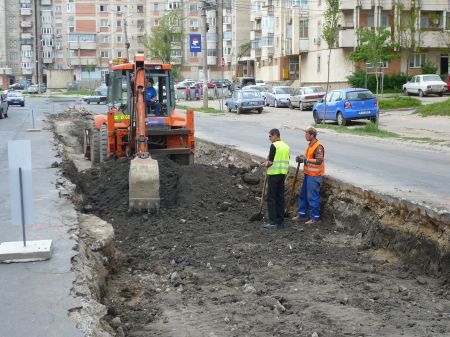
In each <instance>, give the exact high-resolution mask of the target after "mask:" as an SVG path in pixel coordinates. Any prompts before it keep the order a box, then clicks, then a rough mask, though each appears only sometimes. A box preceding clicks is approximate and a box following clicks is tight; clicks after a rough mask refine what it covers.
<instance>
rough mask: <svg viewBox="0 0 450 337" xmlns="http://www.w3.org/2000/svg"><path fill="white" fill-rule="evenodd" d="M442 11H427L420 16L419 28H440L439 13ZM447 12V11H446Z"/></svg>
mask: <svg viewBox="0 0 450 337" xmlns="http://www.w3.org/2000/svg"><path fill="white" fill-rule="evenodd" d="M441 13H442V12H428V13H424V14H423V15H422V16H421V17H420V28H425V29H436V28H442V25H441V19H442V18H441V16H442V14H441ZM447 14H448V13H447Z"/></svg>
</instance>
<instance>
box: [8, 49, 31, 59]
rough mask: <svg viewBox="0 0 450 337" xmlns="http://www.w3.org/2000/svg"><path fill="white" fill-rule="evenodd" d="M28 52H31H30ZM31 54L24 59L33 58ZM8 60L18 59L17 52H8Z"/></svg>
mask: <svg viewBox="0 0 450 337" xmlns="http://www.w3.org/2000/svg"><path fill="white" fill-rule="evenodd" d="M30 52H31V50H30ZM32 54H33V53H31V55H30V56H26V57H32V56H33V55H32ZM22 55H23V51H22ZM9 59H10V60H17V59H18V56H17V52H16V51H11V52H9Z"/></svg>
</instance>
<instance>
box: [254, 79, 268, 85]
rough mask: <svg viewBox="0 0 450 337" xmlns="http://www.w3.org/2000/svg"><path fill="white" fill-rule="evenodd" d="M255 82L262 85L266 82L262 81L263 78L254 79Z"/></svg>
mask: <svg viewBox="0 0 450 337" xmlns="http://www.w3.org/2000/svg"><path fill="white" fill-rule="evenodd" d="M255 84H256V85H264V86H265V85H266V82H264V81H263V80H256V81H255Z"/></svg>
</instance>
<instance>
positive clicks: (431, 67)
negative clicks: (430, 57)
mask: <svg viewBox="0 0 450 337" xmlns="http://www.w3.org/2000/svg"><path fill="white" fill-rule="evenodd" d="M421 69H422V74H437V70H438V68H437V66H436V65H435V64H433V63H431V62H425V63H424V64H423V65H422V67H421Z"/></svg>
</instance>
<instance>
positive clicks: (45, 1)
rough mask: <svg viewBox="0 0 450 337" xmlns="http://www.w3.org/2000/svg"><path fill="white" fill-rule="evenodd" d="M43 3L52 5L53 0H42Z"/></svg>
mask: <svg viewBox="0 0 450 337" xmlns="http://www.w3.org/2000/svg"><path fill="white" fill-rule="evenodd" d="M41 5H42V6H51V5H52V0H41Z"/></svg>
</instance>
